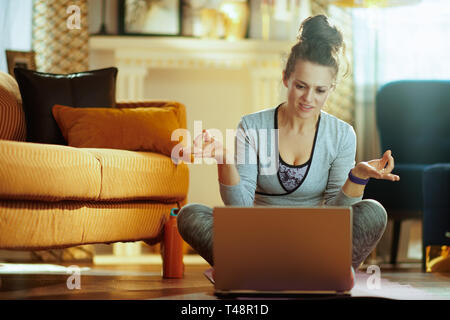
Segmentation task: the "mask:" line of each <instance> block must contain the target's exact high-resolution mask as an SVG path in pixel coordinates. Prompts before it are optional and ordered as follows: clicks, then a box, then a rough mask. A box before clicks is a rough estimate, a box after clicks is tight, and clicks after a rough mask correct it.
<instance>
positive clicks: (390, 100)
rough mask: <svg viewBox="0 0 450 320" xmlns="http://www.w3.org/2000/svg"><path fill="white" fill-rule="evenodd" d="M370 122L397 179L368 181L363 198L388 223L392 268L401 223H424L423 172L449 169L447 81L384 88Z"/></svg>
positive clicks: (397, 83)
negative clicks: (380, 209)
mask: <svg viewBox="0 0 450 320" xmlns="http://www.w3.org/2000/svg"><path fill="white" fill-rule="evenodd" d="M376 121H377V126H378V131H379V134H380V145H381V149H382V151H385V150H388V149H390V150H392V155H393V157H394V159H395V168H394V171H393V173H395V174H397V175H399V176H400V181H399V182H395V183H393V182H390V181H385V180H376V179H371V181H370V182H369V184H368V185H367V187H366V190H365V192H364V198H371V199H376V200H378V201H379V202H380V203H382V204H383V205H384V207H385V208H386V211H387V213H388V218H389V219H391V220H393V223H394V228H393V238H392V246H391V256H390V262H391V263H392V264H395V263H396V262H397V251H398V242H399V236H400V227H401V222H402V221H403V220H405V219H421V218H424V219H425V220H426V217H424V193H423V185H424V184H423V183H424V172H425V170H426V169H427V168H428V167H429V166H430V165H432V164H435V163H450V81H438V80H404V81H395V82H390V83H387V84H385V85H384V86H383V87H381V88H380V89H379V91H378V93H377V96H376ZM443 196H446V197H448V196H449V195H448V194H447V195H443ZM447 209H448V208H447ZM449 212H450V210H449V211H447V215H448V214H449ZM447 221H448V220H447ZM428 232H429V230H428ZM422 260H424V259H422Z"/></svg>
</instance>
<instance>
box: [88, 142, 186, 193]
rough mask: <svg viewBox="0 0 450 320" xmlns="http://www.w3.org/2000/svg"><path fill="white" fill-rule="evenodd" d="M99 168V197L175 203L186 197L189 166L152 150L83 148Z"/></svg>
mask: <svg viewBox="0 0 450 320" xmlns="http://www.w3.org/2000/svg"><path fill="white" fill-rule="evenodd" d="M83 150H85V151H88V152H89V153H91V154H92V155H94V156H95V157H96V158H97V159H98V160H99V161H100V164H101V167H102V188H101V192H100V196H99V200H118V199H120V200H125V199H128V200H137V199H147V200H155V201H156V200H157V201H160V202H175V201H181V200H183V199H185V198H186V196H187V192H188V187H189V169H188V166H187V165H186V164H184V163H182V164H179V165H175V164H174V163H173V162H172V160H171V159H170V158H169V157H166V156H164V155H162V154H158V153H153V152H134V151H127V150H114V149H91V148H85V149H83Z"/></svg>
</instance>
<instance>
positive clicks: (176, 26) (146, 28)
mask: <svg viewBox="0 0 450 320" xmlns="http://www.w3.org/2000/svg"><path fill="white" fill-rule="evenodd" d="M118 11H119V33H120V34H123V35H148V36H179V35H180V34H181V0H120V1H119V10H118Z"/></svg>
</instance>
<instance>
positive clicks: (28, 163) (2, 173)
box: [0, 140, 101, 201]
mask: <svg viewBox="0 0 450 320" xmlns="http://www.w3.org/2000/svg"><path fill="white" fill-rule="evenodd" d="M0 154H1V157H0V198H2V199H20V200H45V201H59V200H70V199H74V200H78V199H89V200H92V199H93V200H95V199H96V198H97V197H98V195H99V194H100V188H101V167H100V163H99V161H98V160H97V159H96V157H94V156H93V155H92V154H91V153H89V152H87V151H85V150H82V149H77V148H72V147H68V146H58V145H50V144H41V143H28V142H19V141H8V140H0Z"/></svg>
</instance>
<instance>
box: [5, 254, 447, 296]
mask: <svg viewBox="0 0 450 320" xmlns="http://www.w3.org/2000/svg"><path fill="white" fill-rule="evenodd" d="M0 266H1V263H0ZM65 266H69V264H66V265H65ZM78 266H79V267H81V268H85V269H81V270H82V271H81V276H80V282H79V285H80V289H76V288H74V289H69V288H68V285H67V283H68V280H69V282H70V279H69V277H70V274H68V273H67V272H64V270H63V271H61V270H60V271H53V272H50V271H46V270H45V269H42V270H39V269H37V270H34V271H33V270H31V271H30V270H28V271H27V273H25V272H22V273H19V274H16V273H11V272H2V271H0V300H4V299H56V300H59V299H63V300H71V299H77V300H78V299H81V300H85V299H87V300H91V299H94V300H110V299H116V300H121V299H127V300H128V299H133V300H140V299H192V300H197V299H201V300H208V299H216V297H215V296H214V287H213V285H212V284H211V283H210V282H209V280H207V278H206V277H205V276H204V275H203V272H204V271H205V270H206V269H208V268H209V266H208V265H207V264H206V263H205V264H196V265H186V266H185V276H184V278H183V279H162V277H161V266H160V265H92V264H84V265H83V264H79V265H78ZM0 270H1V268H0ZM360 272H365V271H364V267H363V268H362V270H360ZM381 272H382V274H381V276H382V278H383V279H385V280H387V281H390V282H397V283H399V284H402V285H409V286H411V287H412V288H415V289H418V290H422V291H424V292H432V293H433V294H436V295H438V296H439V297H440V299H449V300H450V274H430V273H422V272H421V271H420V265H415V266H406V267H405V266H403V267H400V268H397V269H392V267H391V266H389V265H386V266H381ZM72 280H73V278H72ZM71 284H72V285H73V284H75V282H74V281H72V282H71Z"/></svg>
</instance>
